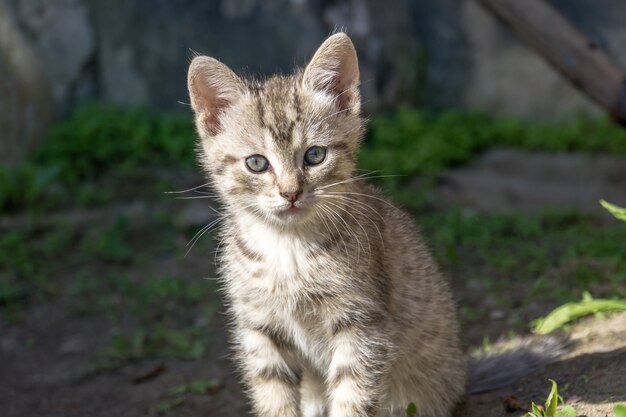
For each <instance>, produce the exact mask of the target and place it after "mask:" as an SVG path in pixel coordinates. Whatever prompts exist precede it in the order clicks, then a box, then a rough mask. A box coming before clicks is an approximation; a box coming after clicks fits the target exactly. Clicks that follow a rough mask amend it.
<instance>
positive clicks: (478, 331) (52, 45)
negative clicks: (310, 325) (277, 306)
mask: <svg viewBox="0 0 626 417" xmlns="http://www.w3.org/2000/svg"><path fill="white" fill-rule="evenodd" d="M548 4H549V5H552V6H553V7H554V9H555V10H556V11H557V12H558V13H559V14H561V15H562V16H563V17H564V18H566V19H568V20H569V21H570V22H572V23H573V25H574V26H575V27H576V28H578V30H580V31H581V32H582V34H583V35H584V36H586V37H587V39H589V42H590V43H589V47H590V48H593V49H598V50H601V51H604V52H606V53H607V54H608V55H609V56H611V57H612V59H613V62H614V64H615V65H616V68H620V70H621V69H623V68H626V25H624V22H626V3H625V2H623V1H622V0H602V1H594V0H551V1H549V2H548ZM338 29H341V30H345V31H346V32H347V33H348V34H349V35H350V36H351V38H352V40H353V41H354V43H355V46H356V48H357V52H358V55H359V62H360V69H361V78H362V86H361V88H362V94H363V101H364V105H363V109H364V114H365V116H367V117H368V118H369V119H370V124H369V130H368V133H367V136H366V139H365V143H364V146H363V150H362V154H361V160H360V164H361V168H362V169H365V170H369V171H379V172H380V173H381V174H394V175H396V174H397V175H400V176H396V177H389V178H383V179H381V180H379V184H380V185H381V186H382V187H384V189H385V190H386V192H387V194H388V195H389V196H390V197H391V198H393V199H394V200H395V201H396V202H397V203H398V204H401V205H403V206H404V207H406V208H407V209H408V210H410V211H411V212H413V213H414V214H415V215H416V219H417V222H418V223H419V224H420V225H421V227H422V229H423V231H424V234H425V235H426V237H427V239H428V241H429V242H430V245H431V247H432V250H433V252H434V254H435V256H436V257H437V259H438V261H439V262H440V264H441V265H442V268H443V269H444V270H445V272H446V273H447V275H448V276H449V277H450V281H451V283H452V287H453V289H454V291H455V296H456V299H457V301H458V304H459V315H460V318H461V321H462V326H463V339H464V343H465V346H466V347H467V350H468V352H471V351H474V350H475V349H477V348H481V347H482V348H488V347H489V345H490V343H491V342H493V341H494V340H497V339H499V338H507V337H509V336H511V335H514V334H524V333H527V332H528V331H529V329H530V323H531V322H532V321H533V320H534V319H536V318H538V317H541V316H543V315H545V314H546V313H548V312H549V311H550V310H552V309H553V308H555V307H557V306H559V305H561V304H563V303H566V302H571V301H576V300H580V299H581V297H582V296H583V294H584V293H585V292H589V293H591V294H592V295H593V296H594V297H604V298H616V297H617V298H624V297H626V245H624V242H625V241H626V227H625V226H624V225H623V224H620V223H618V222H617V221H616V220H615V219H613V218H612V217H610V216H609V215H608V214H606V213H605V211H604V209H603V208H602V207H601V206H600V205H599V203H598V200H599V199H601V198H605V199H607V200H609V201H611V202H613V203H616V204H619V205H622V206H624V205H626V131H625V130H624V129H623V128H621V127H619V126H618V125H616V124H614V123H613V122H612V121H611V120H609V117H608V116H607V115H606V110H605V109H602V108H600V107H599V106H598V105H596V104H594V102H593V101H592V100H591V99H590V98H588V96H587V95H585V94H584V93H583V92H581V90H580V88H579V87H580V86H579V87H576V86H573V85H572V84H571V83H570V82H568V81H567V80H566V79H564V78H563V77H562V76H561V75H559V73H558V72H557V71H556V70H555V69H553V67H551V66H550V65H549V64H548V63H546V61H545V60H544V58H542V57H541V56H540V55H539V54H538V53H537V52H536V50H534V49H533V48H531V47H528V46H525V44H523V43H522V42H521V41H520V40H519V39H518V37H517V35H515V34H514V33H513V32H512V31H511V30H510V29H509V28H508V27H507V26H506V25H505V24H503V23H501V22H500V21H499V20H498V19H497V18H496V17H495V16H494V14H493V13H492V12H491V11H489V10H488V9H486V8H485V7H484V6H483V5H482V4H481V3H480V2H478V1H474V0H386V1H384V2H382V1H378V0H352V1H340V0H266V1H261V0H181V1H177V2H174V1H164V0H151V1H148V0H132V1H128V0H127V1H119V0H110V1H101V0H0V369H1V371H0V410H3V411H2V415H3V416H7V417H11V416H25V415H33V416H111V415H115V416H143V415H172V416H185V415H200V414H201V415H207V414H208V415H209V416H222V415H234V414H238V415H243V414H244V413H245V412H246V410H247V404H246V402H245V400H244V399H243V396H242V394H241V388H240V387H239V385H238V381H237V376H236V373H234V371H233V370H232V366H231V364H230V363H229V361H228V358H227V351H228V348H227V332H226V330H225V320H224V317H223V315H222V312H223V310H224V309H223V307H222V305H221V300H220V296H219V292H218V290H217V288H218V285H217V284H216V283H215V264H214V258H215V256H214V253H215V250H216V247H217V246H218V242H217V241H216V240H215V239H216V236H215V231H214V230H210V231H207V233H200V234H199V231H200V230H201V229H202V228H203V227H204V226H205V225H207V224H209V223H211V222H212V221H213V220H215V219H216V218H217V217H216V216H217V214H216V212H215V211H214V210H218V209H219V207H218V206H216V204H215V202H213V201H211V200H210V199H209V198H207V196H205V195H202V194H199V193H194V192H188V193H176V194H168V193H167V192H171V191H182V190H187V189H190V188H192V187H196V186H199V185H201V184H203V183H204V182H205V180H204V178H203V177H202V174H201V173H200V172H199V169H198V168H197V166H196V165H195V162H194V151H193V148H194V142H195V133H194V130H193V126H192V123H191V112H190V109H189V105H188V96H187V91H186V71H187V67H188V65H189V62H190V59H191V57H192V56H193V55H194V54H196V53H200V54H204V55H210V56H214V57H216V58H218V59H220V60H221V61H223V62H224V63H226V64H227V65H229V66H230V67H231V68H233V69H234V70H235V71H236V72H237V73H239V74H248V75H252V76H264V75H268V74H272V73H276V72H282V73H288V72H290V71H292V70H293V68H294V67H296V66H303V65H304V64H305V63H306V61H307V59H309V58H310V57H311V55H312V54H313V52H314V51H315V50H316V48H317V47H318V46H319V45H320V43H321V42H322V41H323V40H324V39H325V38H326V36H328V34H330V33H331V32H333V31H335V30H338ZM548 41H549V40H548ZM598 78H600V79H601V78H602V77H601V75H598ZM179 197H183V199H179ZM625 321H626V320H625V319H624V316H621V319H617V322H615V323H613V322H612V324H611V325H610V326H608V325H605V326H596V325H593V324H588V328H607V327H611V328H612V329H613V330H614V333H613V334H612V336H606V335H604V336H603V337H599V339H598V340H602V341H603V342H602V343H600V346H599V347H597V349H596V350H598V349H599V350H600V351H602V352H613V354H612V356H611V355H609V356H607V355H604V354H595V353H593V352H595V351H593V349H592V350H589V349H591V348H589V349H588V350H587V351H585V352H586V353H585V355H582V356H580V355H579V356H576V357H575V358H574V359H572V361H573V362H569V363H567V364H565V365H561V367H560V368H559V367H558V366H557V367H556V368H553V369H552V371H551V372H553V373H552V374H550V375H547V376H546V378H547V377H553V378H556V377H555V376H554V375H558V376H562V377H563V378H564V380H565V381H566V382H567V384H568V386H569V390H570V395H571V397H572V398H577V399H578V400H579V401H580V403H579V405H578V406H579V407H580V409H581V410H585V411H586V413H587V415H588V416H594V415H605V414H601V413H605V412H606V410H607V408H606V407H608V406H610V405H611V404H612V403H614V402H616V401H623V400H625V399H626V393H625V392H624V391H623V387H624V386H626V382H625V381H624V380H623V378H624V375H622V376H621V377H619V376H615V375H610V377H609V376H607V374H605V373H602V372H606V371H603V370H606V369H609V368H614V367H615V366H616V364H617V366H624V367H623V368H621V369H626V365H625V363H626V354H625V353H624V348H625V346H624V344H623V341H624V340H626V324H625V323H624V322H625ZM583 325H584V324H583ZM589 352H592V353H589ZM574 365H575V367H577V368H578V369H582V371H581V372H580V375H586V378H582V379H581V378H579V377H578V376H576V375H575V376H571V375H570V374H568V372H569V371H568V370H569V369H573V368H572V367H573V366H574ZM622 374H626V372H622ZM546 378H540V379H538V380H537V381H534V382H533V381H527V382H524V383H523V384H521V385H519V386H518V387H517V388H516V389H517V391H515V392H516V393H517V395H519V396H520V397H522V399H523V400H525V401H526V400H528V401H530V400H532V399H536V398H537V397H538V396H540V395H542V393H543V391H544V388H545V387H546V385H545V381H546ZM620 378H621V379H620ZM499 398H500V397H497V396H494V397H489V398H487V399H483V400H481V401H482V402H480V403H475V402H473V403H472V402H470V404H471V405H472V406H471V407H469V408H468V409H467V410H465V411H463V413H465V414H462V415H467V416H470V415H476V416H479V415H480V416H488V415H494V416H496V415H505V414H504V413H505V411H504V408H503V407H502V406H501V404H500V402H501V401H500V399H499ZM585 407H587V408H585Z"/></svg>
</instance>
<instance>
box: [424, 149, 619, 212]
mask: <svg viewBox="0 0 626 417" xmlns="http://www.w3.org/2000/svg"><path fill="white" fill-rule="evenodd" d="M624 190H626V158H625V157H623V156H610V155H599V156H598V155H585V154H549V153H534V152H527V151H521V150H513V149H494V150H490V151H488V152H486V153H485V154H484V155H482V156H481V157H479V158H478V160H477V161H476V162H475V163H472V164H471V165H469V166H466V167H461V168H457V169H454V170H452V171H450V172H448V173H446V174H445V175H444V176H443V181H442V185H441V187H439V188H438V189H437V191H436V192H435V195H434V198H433V201H434V202H435V204H437V205H441V206H452V205H461V206H462V207H464V208H466V209H473V210H476V211H481V212H511V211H523V212H537V211H541V210H545V209H550V208H552V209H567V208H576V209H579V210H582V211H587V212H594V213H598V214H606V210H604V209H603V208H602V207H601V206H600V204H599V203H598V201H599V200H600V199H602V198H604V199H606V200H608V201H610V202H613V203H615V204H619V205H621V206H626V194H625V193H624ZM607 216H608V215H607Z"/></svg>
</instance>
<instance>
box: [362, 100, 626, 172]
mask: <svg viewBox="0 0 626 417" xmlns="http://www.w3.org/2000/svg"><path fill="white" fill-rule="evenodd" d="M369 128H370V133H369V136H368V138H367V141H366V143H365V144H364V146H363V150H362V152H361V165H362V167H363V168H365V169H368V170H382V171H383V172H382V173H383V174H385V173H391V174H405V175H415V174H436V173H437V172H439V171H441V170H443V169H445V168H449V167H451V166H454V165H458V164H461V163H464V162H467V161H468V160H469V159H471V158H472V156H473V155H474V154H476V153H477V152H480V151H482V150H485V149H487V148H489V147H493V146H510V147H516V148H522V149H528V150H535V151H548V152H567V151H582V152H607V153H619V154H626V130H624V129H623V128H620V127H618V126H616V125H614V124H612V123H611V122H610V121H609V120H607V119H595V118H590V117H587V116H584V115H579V116H577V117H576V118H572V119H568V120H563V121H559V122H556V123H550V122H533V121H522V120H520V119H516V118H513V117H492V116H487V115H485V114H482V113H476V112H467V111H457V110H452V111H446V112H444V113H433V112H429V111H424V110H415V109H409V108H400V109H398V110H396V111H395V112H393V113H389V114H382V115H378V116H374V117H373V118H372V120H371V122H370V124H369ZM387 171H388V172H387Z"/></svg>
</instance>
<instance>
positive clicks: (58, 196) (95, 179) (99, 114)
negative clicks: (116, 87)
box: [0, 103, 195, 212]
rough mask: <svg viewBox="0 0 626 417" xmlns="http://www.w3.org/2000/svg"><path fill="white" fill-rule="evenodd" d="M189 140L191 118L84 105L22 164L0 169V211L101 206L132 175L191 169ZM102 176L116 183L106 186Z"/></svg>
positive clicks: (140, 110)
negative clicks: (164, 169) (159, 170)
mask: <svg viewBox="0 0 626 417" xmlns="http://www.w3.org/2000/svg"><path fill="white" fill-rule="evenodd" d="M194 137H195V133H194V130H193V126H192V121H191V116H190V115H185V114H157V113H155V112H151V111H149V110H146V109H130V110H127V109H122V108H120V107H117V106H113V105H107V104H99V103H88V104H85V105H83V106H81V107H79V108H78V109H77V111H76V112H75V113H74V114H73V115H72V116H71V117H70V118H68V119H67V120H65V121H64V122H61V123H59V124H58V125H56V126H55V127H53V128H52V129H51V131H50V132H49V133H48V136H47V138H46V139H45V140H44V141H43V142H42V144H41V145H40V146H39V147H38V148H37V149H36V150H35V152H34V153H33V154H32V155H31V157H30V159H29V160H28V161H27V162H26V163H25V164H23V165H22V166H20V167H18V168H17V169H15V170H7V169H4V168H3V167H2V166H0V212H2V211H14V210H21V209H29V210H38V211H43V210H49V209H54V208H57V207H59V206H62V205H93V204H99V203H102V202H104V201H107V200H109V199H110V198H111V197H112V195H113V194H114V193H115V192H116V189H117V185H118V184H120V183H121V184H124V180H125V179H126V180H127V179H128V178H131V177H132V176H133V175H135V174H137V173H141V172H142V171H143V172H145V171H146V170H149V169H154V168H164V167H165V168H167V167H173V166H175V167H191V166H192V165H193V158H194V154H193V147H194V143H195V141H194ZM105 177H113V178H117V180H118V181H117V183H115V184H113V185H109V186H108V187H107V186H106V185H103V184H101V183H100V181H101V180H102V179H103V178H105Z"/></svg>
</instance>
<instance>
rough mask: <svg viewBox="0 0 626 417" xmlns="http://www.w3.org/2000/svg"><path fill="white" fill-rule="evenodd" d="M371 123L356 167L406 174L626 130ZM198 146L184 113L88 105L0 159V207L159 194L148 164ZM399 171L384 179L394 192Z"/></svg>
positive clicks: (599, 145) (591, 122) (435, 116)
mask: <svg viewBox="0 0 626 417" xmlns="http://www.w3.org/2000/svg"><path fill="white" fill-rule="evenodd" d="M369 127H370V130H369V134H368V136H367V140H366V142H365V144H364V146H363V149H362V152H361V156H360V160H361V164H360V165H361V168H363V169H366V170H372V171H381V174H396V175H405V176H407V177H410V176H413V175H417V174H421V175H425V176H432V175H436V174H437V173H438V172H440V171H441V170H443V169H446V168H449V167H451V166H454V165H458V164H462V163H465V162H467V161H469V160H470V159H471V158H472V157H473V156H474V155H475V154H476V153H478V152H480V151H482V150H484V149H486V148H488V147H491V146H513V147H517V148H523V149H530V150H541V151H550V152H563V151H570V150H578V151H584V152H609V153H620V154H626V131H625V130H623V129H620V128H618V127H616V126H614V125H612V124H611V123H610V122H609V121H608V120H605V119H591V118H588V117H585V116H582V115H580V116H577V117H574V118H571V119H567V120H562V121H558V122H554V123H539V122H523V121H521V120H519V119H515V118H506V117H490V116H487V115H484V114H481V113H475V112H462V111H448V112H443V113H433V112H430V111H425V110H416V109H409V108H400V109H398V110H396V111H394V112H393V113H387V114H381V115H375V116H374V117H373V118H372V120H371V122H370V124H369ZM194 144H195V133H194V129H193V125H192V117H191V115H190V114H178V113H168V114H159V113H156V112H152V111H149V110H145V109H128V110H127V109H122V108H120V107H117V106H113V105H108V104H101V103H88V104H84V105H82V106H80V107H79V108H78V109H77V111H76V112H75V113H74V114H73V115H72V116H71V117H69V118H68V119H67V120H65V121H63V122H61V123H59V124H58V125H57V126H56V127H54V128H53V129H52V130H51V131H50V133H49V134H48V136H47V137H46V138H45V140H44V141H43V142H42V144H41V146H40V147H39V148H38V149H36V150H35V152H34V153H33V155H32V156H31V158H30V159H29V160H28V161H27V162H26V163H25V164H23V165H22V166H20V167H18V168H17V169H14V170H7V169H3V168H2V167H0V212H10V211H18V210H24V209H28V210H31V211H39V212H42V211H46V210H51V209H56V208H59V207H63V206H81V205H83V206H84V205H96V204H101V203H103V202H106V201H110V200H111V199H113V198H114V197H115V196H120V195H124V193H125V190H126V189H127V188H128V187H129V183H132V184H135V185H137V184H141V185H142V186H143V187H145V188H147V190H146V191H147V192H148V193H149V192H150V190H152V191H153V192H155V188H154V187H155V181H154V178H146V177H144V175H145V174H146V172H150V170H154V169H158V168H168V167H170V168H178V169H189V168H192V167H193V164H194V152H193V148H194ZM405 179H406V178H404V179H403V178H402V177H393V178H387V179H385V180H384V181H383V182H384V183H385V184H386V185H387V186H388V187H390V188H392V189H394V190H395V192H396V193H398V194H400V193H401V187H400V186H399V185H401V184H402V183H403V182H404V181H405ZM132 191H133V190H131V191H128V192H127V194H131V195H132ZM134 191H136V190H134ZM404 197H405V198H404V199H403V200H402V201H414V200H415V196H414V195H412V196H406V195H405V196H404Z"/></svg>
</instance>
